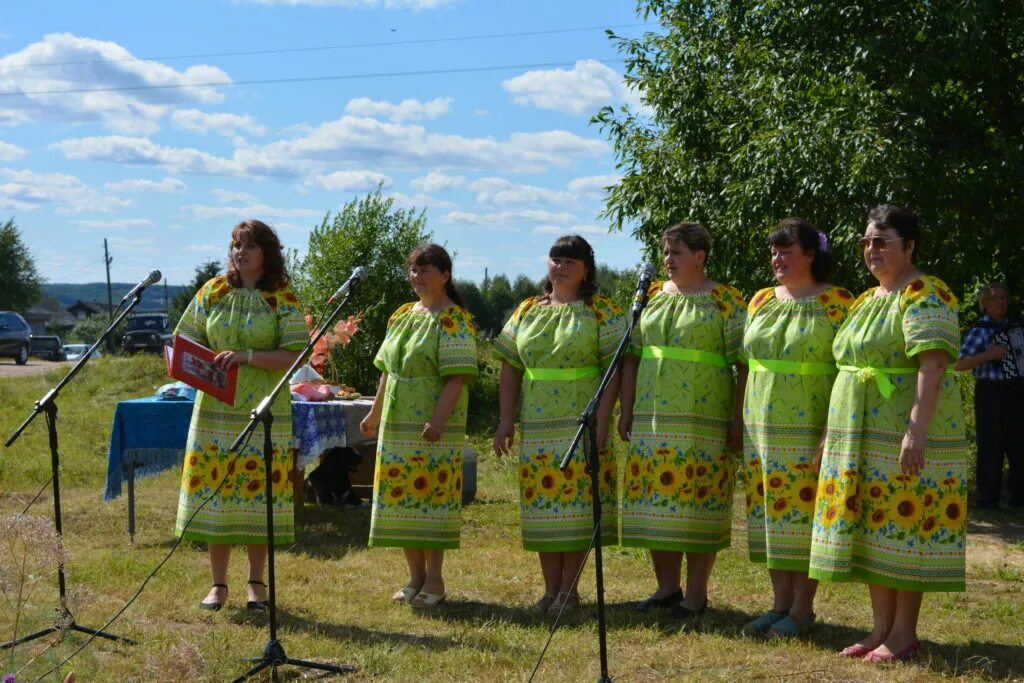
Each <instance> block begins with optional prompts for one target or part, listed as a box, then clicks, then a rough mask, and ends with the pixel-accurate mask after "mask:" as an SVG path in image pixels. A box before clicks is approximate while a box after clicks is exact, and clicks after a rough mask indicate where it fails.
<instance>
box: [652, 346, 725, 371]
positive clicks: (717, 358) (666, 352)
mask: <svg viewBox="0 0 1024 683" xmlns="http://www.w3.org/2000/svg"><path fill="white" fill-rule="evenodd" d="M640 357H641V358H670V359H672V360H686V361H690V362H691V363H704V364H706V365H714V366H716V367H719V368H727V367H729V361H728V359H727V358H726V357H725V356H723V355H722V354H720V353H710V352H709V351H699V350H697V349H681V348H679V347H676V346H645V347H643V349H641V351H640Z"/></svg>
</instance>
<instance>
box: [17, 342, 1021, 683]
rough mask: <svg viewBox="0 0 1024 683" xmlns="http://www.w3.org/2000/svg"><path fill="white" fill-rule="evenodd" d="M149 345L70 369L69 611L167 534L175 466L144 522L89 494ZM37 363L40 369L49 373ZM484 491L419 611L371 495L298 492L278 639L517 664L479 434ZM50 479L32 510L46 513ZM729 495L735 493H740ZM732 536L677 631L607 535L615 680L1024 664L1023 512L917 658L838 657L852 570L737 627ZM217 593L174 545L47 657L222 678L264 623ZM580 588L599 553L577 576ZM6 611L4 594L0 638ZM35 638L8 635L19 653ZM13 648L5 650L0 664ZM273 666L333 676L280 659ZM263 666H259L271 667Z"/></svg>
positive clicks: (504, 558) (36, 611) (34, 608)
mask: <svg viewBox="0 0 1024 683" xmlns="http://www.w3.org/2000/svg"><path fill="white" fill-rule="evenodd" d="M159 375H160V371H159V365H158V364H157V362H156V361H155V360H153V359H130V360H122V359H104V360H103V362H101V363H96V364H95V367H93V366H90V367H89V368H88V369H87V372H86V373H85V375H84V376H83V377H81V378H79V380H77V381H76V383H77V384H78V386H74V387H73V388H71V389H69V390H68V391H67V392H66V394H65V395H63V396H62V397H61V437H62V451H63V459H64V465H65V470H64V484H65V486H64V509H65V514H64V521H65V531H66V546H67V549H68V552H69V553H70V561H69V565H68V577H69V582H70V586H71V587H72V588H73V589H75V590H76V591H78V592H79V593H82V594H84V593H85V592H86V591H84V590H83V589H87V597H88V599H87V600H82V601H80V604H81V606H80V607H78V608H77V613H76V616H77V617H78V621H79V622H80V623H82V624H85V625H88V626H98V625H100V624H101V623H103V622H104V621H106V619H107V618H108V617H109V615H111V614H113V613H114V612H115V611H116V610H117V609H118V608H120V607H121V605H123V604H124V602H125V601H126V600H127V599H128V598H129V597H130V596H131V595H132V594H133V593H134V591H135V590H136V588H137V587H138V585H139V584H140V583H141V581H142V580H143V579H144V578H145V577H146V575H147V574H148V573H149V572H150V570H151V569H152V567H154V566H155V565H156V563H157V562H158V561H159V560H160V559H161V558H162V557H163V556H164V555H165V554H166V552H167V550H168V549H169V547H170V544H171V542H172V533H171V530H172V526H173V520H174V511H175V505H176V500H177V479H178V477H177V473H175V472H167V473H164V474H163V475H161V476H159V477H156V478H152V479H146V480H143V481H142V482H141V483H140V484H139V485H138V491H137V496H138V506H137V512H138V531H137V535H136V542H135V545H134V546H131V545H129V543H128V535H127V531H126V528H125V520H126V504H125V501H124V499H120V500H118V501H115V502H112V503H104V502H103V501H102V488H103V483H102V482H103V477H104V473H105V469H106V457H105V453H106V442H107V439H108V438H109V428H110V427H109V425H110V420H111V416H112V414H113V407H114V402H115V401H116V400H118V399H119V398H127V397H131V396H139V395H143V394H146V393H150V391H151V387H152V386H155V385H158V384H160V383H162V378H161V377H160V376H159ZM49 379H52V377H51V378H49ZM46 386H47V381H46V380H44V379H43V378H24V379H11V380H5V381H4V382H3V383H0V432H3V434H2V436H4V437H5V436H6V434H8V433H10V431H12V430H13V429H14V428H15V427H16V426H17V424H20V418H21V417H22V416H23V415H24V414H25V413H26V412H27V410H28V409H29V407H30V405H31V403H32V401H33V400H35V399H36V398H38V397H39V396H40V395H41V394H42V393H43V391H44V390H45V388H46ZM474 443H475V444H476V446H477V450H478V451H479V452H480V453H481V454H482V455H483V457H482V459H481V463H480V482H479V490H480V494H479V498H478V501H477V502H475V503H474V504H472V505H470V506H468V507H467V508H466V509H465V510H464V515H463V520H464V523H463V535H462V549H461V550H459V551H457V552H453V553H450V554H449V556H448V559H447V561H446V563H447V566H446V577H447V580H448V587H449V596H450V598H449V599H450V602H449V604H448V605H447V606H445V607H443V608H442V609H440V610H438V611H437V612H436V613H432V614H427V615H425V614H416V613H413V612H410V611H409V610H408V609H406V608H403V607H398V606H394V605H392V604H391V603H390V601H389V596H390V595H391V593H392V592H393V591H394V590H395V589H397V588H398V587H399V586H401V585H402V584H403V582H404V578H405V576H404V563H403V562H402V559H401V553H400V552H399V551H392V550H369V549H368V548H367V547H366V535H367V528H368V522H369V511H368V510H366V509H327V508H312V507H307V508H306V511H305V512H306V515H305V519H304V521H303V523H302V524H301V525H300V526H299V528H298V540H297V542H296V543H295V544H294V545H292V546H290V547H287V548H283V549H282V550H281V552H280V553H279V554H278V563H277V567H278V603H279V605H278V606H279V619H280V631H279V635H280V638H281V641H282V643H283V644H284V646H285V648H286V650H287V651H288V654H289V655H291V656H294V657H299V658H303V659H312V660H318V661H325V662H335V663H352V664H355V665H357V666H358V667H359V669H360V670H359V672H358V673H356V674H354V675H352V676H350V677H349V678H350V679H351V680H386V681H407V680H424V681H478V680H488V681H493V682H497V681H525V680H527V678H528V677H529V674H530V671H531V669H532V668H533V664H534V661H535V660H536V657H537V654H538V653H539V652H540V650H541V648H542V647H543V644H544V641H545V639H546V638H547V622H546V621H545V620H543V619H540V618H535V617H533V616H531V615H530V614H528V613H527V612H526V610H525V606H526V605H527V604H529V603H530V602H531V601H532V600H533V599H534V598H535V597H536V596H537V593H538V592H539V590H540V577H539V567H538V565H537V561H536V557H535V556H534V555H533V554H531V553H526V552H524V551H523V550H522V549H521V547H520V543H519V527H518V513H517V509H516V502H515V501H516V498H515V495H516V494H515V488H514V479H513V478H512V473H511V472H510V471H508V468H507V467H505V466H504V465H503V464H501V463H497V462H495V460H494V458H493V457H491V456H490V454H489V452H487V451H486V450H485V445H486V438H481V439H475V440H474ZM48 464H49V457H48V453H47V450H46V438H45V427H44V425H43V424H42V422H41V421H40V422H39V424H37V425H33V426H32V427H31V429H30V430H29V432H28V433H27V434H26V436H25V437H24V438H23V439H22V441H21V442H19V443H18V444H17V445H16V446H15V447H13V448H11V449H8V450H6V451H3V452H2V455H0V489H2V492H0V514H10V513H12V512H17V511H19V510H20V509H21V507H22V506H23V505H24V504H25V503H27V501H28V499H30V498H31V496H32V495H33V494H34V493H35V491H36V490H37V489H38V488H39V486H40V485H41V484H42V482H43V481H45V479H46V477H47V476H48ZM50 504H51V501H50V498H49V496H48V495H44V496H43V498H42V499H41V500H40V502H39V503H37V505H36V507H35V509H34V512H33V514H38V515H49V514H50V510H51V508H50ZM741 507H742V504H740V505H738V506H737V509H738V510H739V509H741ZM736 522H737V523H736V525H735V533H734V537H733V546H732V548H730V549H729V550H727V551H725V552H723V553H721V555H720V557H719V563H718V565H717V566H716V568H715V571H714V574H713V576H712V585H711V609H710V611H709V613H708V615H707V617H706V618H705V619H704V621H703V623H702V625H701V626H700V628H698V629H695V630H685V631H684V630H681V629H680V627H679V626H678V625H677V624H674V623H672V622H670V621H669V620H667V619H664V618H663V619H662V620H660V621H659V619H658V618H657V617H656V616H641V615H637V614H636V613H635V612H633V611H632V604H633V603H634V602H635V601H636V600H638V599H640V598H642V597H644V596H645V595H646V594H647V593H649V592H650V590H651V588H652V583H653V579H652V576H651V572H650V569H649V567H648V561H647V559H646V557H645V556H644V555H643V554H642V553H640V552H637V551H634V550H629V549H623V548H611V549H607V550H606V553H605V557H606V563H605V567H606V588H607V599H608V603H609V612H608V615H609V633H608V642H609V648H610V649H609V658H610V669H611V673H612V675H613V676H614V678H615V680H616V681H620V682H624V681H645V682H646V681H677V680H702V681H703V680H730V681H732V680H780V679H790V680H829V681H833V680H835V681H838V680H843V681H846V680H858V681H860V680H867V681H882V680H897V681H932V680H942V679H948V678H958V679H964V680H1012V679H1021V678H1022V677H1024V520H1022V519H1021V518H1020V517H1019V516H1018V518H1017V519H1016V522H1015V523H1007V522H1005V521H1000V520H999V519H998V518H996V517H994V516H988V517H982V518H980V519H977V520H975V521H973V522H972V525H971V551H970V553H969V566H970V568H969V587H968V592H967V593H966V594H937V595H932V596H928V597H927V598H926V600H925V606H924V611H923V614H922V618H921V635H922V637H923V638H924V639H925V641H926V642H925V651H926V657H925V658H924V659H923V660H922V661H920V662H918V663H915V664H911V665H907V666H900V667H895V668H887V669H876V668H872V667H869V666H868V665H865V664H862V663H860V662H856V661H845V660H843V659H841V658H839V657H837V656H836V654H835V652H836V650H837V649H839V648H840V647H842V646H844V645H846V644H848V643H850V642H852V641H853V640H855V639H856V638H858V637H859V636H860V635H861V634H862V633H863V630H864V629H865V628H867V627H868V625H869V624H870V608H869V606H868V601H867V593H866V590H865V589H864V587H863V586H858V585H824V586H823V587H822V589H821V591H820V593H819V600H818V603H817V612H818V615H819V618H820V619H821V624H820V626H818V627H817V628H816V629H815V631H814V632H813V633H812V635H811V637H810V639H809V640H808V641H806V642H796V643H785V644H776V643H767V642H764V641H760V640H754V639H749V638H745V637H743V636H741V635H739V630H740V627H741V626H742V624H743V623H744V622H745V621H746V620H747V619H748V618H750V616H751V615H753V614H755V613H758V612H759V611H760V610H763V609H765V608H766V607H768V606H769V600H770V599H769V597H768V595H769V592H770V587H769V582H768V577H767V572H765V571H764V570H763V569H762V568H761V567H758V566H755V565H753V564H751V563H750V562H748V561H747V559H746V554H745V543H746V539H745V538H744V535H743V530H742V527H741V525H740V524H739V522H740V520H739V518H737V520H736ZM230 576H231V593H230V597H229V603H228V606H227V607H226V608H225V609H224V610H222V611H221V612H219V613H216V614H209V613H205V612H201V611H199V610H197V609H196V607H195V605H196V603H197V602H198V601H199V600H201V599H202V597H203V596H204V595H205V593H206V589H207V586H208V582H209V574H208V570H207V564H206V560H205V553H204V552H203V551H202V550H201V549H200V548H197V547H194V546H187V545H186V546H182V548H181V549H179V551H178V552H177V553H175V555H174V556H173V557H172V559H171V560H170V561H169V562H168V563H167V564H166V565H165V566H164V568H163V570H162V571H161V572H160V573H159V574H157V576H156V577H155V578H154V579H153V580H152V581H151V582H150V584H149V586H148V587H147V588H146V590H145V591H144V592H143V594H142V596H141V597H140V598H139V599H138V601H137V602H136V603H135V604H133V605H132V606H131V607H130V608H129V609H128V611H127V612H126V613H125V615H124V616H123V617H122V618H121V619H120V620H119V621H118V622H116V623H115V624H114V626H112V627H111V630H112V631H114V632H116V633H120V634H124V635H127V636H129V637H132V638H134V639H136V640H138V641H139V645H137V646H123V645H117V644H113V643H108V642H99V641H94V642H93V643H92V644H91V645H90V646H89V647H88V648H87V649H86V650H85V651H84V652H83V653H82V654H80V655H79V656H78V657H76V658H75V659H74V661H73V663H72V664H71V665H70V666H68V667H65V668H64V669H63V670H62V674H61V675H59V676H58V675H56V674H55V675H51V676H50V677H49V678H48V679H47V680H50V681H60V680H63V675H64V674H66V673H67V672H68V671H69V670H71V669H74V670H75V672H76V673H77V676H78V680H79V681H127V680H131V681H180V680H204V681H205V680H216V681H222V680H227V679H231V678H232V677H234V676H236V675H239V674H241V673H242V672H243V671H245V669H246V667H247V666H248V665H247V663H245V662H243V661H242V659H243V658H245V657H253V656H257V655H258V654H259V653H260V652H262V649H263V646H264V645H265V644H266V641H267V637H268V636H267V629H266V625H267V619H266V617H264V616H251V615H250V614H248V613H247V612H246V611H245V609H244V602H243V600H244V580H245V567H244V557H243V554H242V553H236V556H235V557H233V558H232V567H231V575H230ZM583 594H584V598H585V599H588V601H589V602H591V603H592V601H593V594H594V591H593V572H592V570H591V571H588V572H587V574H586V575H585V577H584V584H583ZM55 595H56V581H55V577H54V576H50V577H47V580H46V581H44V582H43V584H42V585H41V586H40V587H39V588H38V589H37V590H36V591H35V593H34V594H33V596H32V604H31V605H30V606H29V608H28V610H27V611H26V613H25V615H24V617H25V620H26V621H27V625H25V628H28V629H36V628H42V627H45V626H47V625H49V624H50V623H52V608H53V607H54V603H55ZM11 616H12V615H10V614H2V613H0V637H4V638H6V637H7V636H8V635H9V632H10V631H9V624H10V623H11V621H13V620H12V619H11ZM595 623H596V622H595V619H594V611H593V609H592V608H590V609H587V610H585V611H584V613H583V614H581V615H579V616H576V617H573V618H572V619H570V620H569V621H568V622H567V623H566V625H565V627H564V628H561V629H560V630H559V631H558V632H557V633H556V634H555V637H554V640H553V642H552V644H551V647H550V649H549V651H548V654H547V657H546V658H545V660H544V663H543V664H542V666H541V669H540V671H539V673H538V676H537V679H536V680H538V681H578V680H595V679H596V678H597V675H598V654H597V652H598V651H597V629H596V625H595ZM47 642H48V641H47V640H46V639H43V640H40V641H36V642H35V643H33V644H31V645H25V646H22V647H20V648H17V649H16V650H15V651H14V662H16V663H20V664H24V663H25V662H27V661H28V660H30V659H31V658H32V657H33V656H35V655H36V654H37V653H38V652H40V651H41V650H42V649H43V648H44V647H45V646H46V644H47ZM82 642H83V639H82V637H81V636H79V635H78V634H73V635H69V636H68V637H67V638H66V639H65V640H64V641H62V642H59V643H57V644H56V645H55V646H54V647H52V648H50V649H49V650H47V651H45V652H43V653H42V654H41V655H40V656H39V657H38V659H36V661H34V662H33V663H32V664H31V665H29V666H28V667H27V668H26V669H25V671H24V672H23V673H22V675H21V676H19V678H18V681H19V683H20V682H21V681H23V680H33V679H35V678H37V677H38V676H39V675H41V674H42V673H43V672H44V671H46V670H47V669H48V668H50V667H51V666H53V665H54V664H56V663H57V662H58V661H59V660H60V659H62V658H63V657H66V656H67V655H68V654H70V653H71V652H72V651H73V650H74V649H75V648H76V647H77V646H78V645H79V644H81V643H82ZM12 665H14V663H11V662H9V661H8V659H7V653H2V652H0V673H6V672H7V671H9V670H11V669H10V667H11V666H12ZM281 674H282V678H283V679H284V680H307V679H317V680H332V679H331V678H330V677H323V678H320V677H319V676H318V674H313V673H310V672H307V671H305V670H300V669H295V668H291V667H286V668H284V669H282V670H281ZM257 680H269V676H267V675H265V676H263V677H262V678H260V679H257Z"/></svg>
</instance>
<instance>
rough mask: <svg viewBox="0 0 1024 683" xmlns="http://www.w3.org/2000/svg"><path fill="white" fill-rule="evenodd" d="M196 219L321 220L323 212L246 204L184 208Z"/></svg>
mask: <svg viewBox="0 0 1024 683" xmlns="http://www.w3.org/2000/svg"><path fill="white" fill-rule="evenodd" d="M184 210H185V211H188V212H190V213H191V214H192V215H194V216H195V217H196V218H227V219H229V220H232V221H235V222H236V223H237V222H238V221H242V220H246V219H248V218H259V219H260V220H266V219H267V218H271V217H273V218H318V219H319V218H323V215H324V212H323V211H318V210H316V209H282V208H277V207H273V206H268V205H267V204H248V205H244V206H243V205H237V206H207V205H204V204H189V205H187V206H185V207H184Z"/></svg>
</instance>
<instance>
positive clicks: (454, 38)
mask: <svg viewBox="0 0 1024 683" xmlns="http://www.w3.org/2000/svg"><path fill="white" fill-rule="evenodd" d="M641 26H648V27H650V26H657V24H614V25H612V26H584V27H579V28H555V29H548V30H543V31H522V32H519V33H481V34H477V35H470V36H452V37H448V38H417V39H411V40H388V41H379V42H373V43H342V44H340V45H318V46H313V47H282V48H271V49H265V50H243V51H235V52H200V53H196V54H190V55H167V56H163V57H124V58H121V59H84V60H79V61H68V62H40V63H38V64H4V65H0V69H35V68H44V67H50V66H74V65H81V64H117V63H123V62H151V61H160V62H169V61H172V60H179V59H205V58H207V57H247V56H253V55H276V54H288V53H299V52H323V51H327V50H349V49H353V48H362V47H393V46H400V45H429V44H433V43H454V42H461V41H469V40H491V39H495V38H523V37H527V36H546V35H557V34H564V33H583V32H586V31H604V30H609V29H622V28H639V27H641Z"/></svg>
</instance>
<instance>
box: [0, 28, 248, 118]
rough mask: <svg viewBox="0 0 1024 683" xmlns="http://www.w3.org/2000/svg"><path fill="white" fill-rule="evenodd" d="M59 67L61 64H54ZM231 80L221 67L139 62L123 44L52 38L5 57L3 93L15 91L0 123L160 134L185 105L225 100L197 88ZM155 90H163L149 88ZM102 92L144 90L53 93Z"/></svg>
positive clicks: (0, 106)
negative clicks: (166, 119) (67, 124)
mask: <svg viewBox="0 0 1024 683" xmlns="http://www.w3.org/2000/svg"><path fill="white" fill-rule="evenodd" d="M55 62H60V63H61V64H60V65H59V66H56V65H52V64H53V63H55ZM43 64H51V66H46V67H45V68H44V67H42V66H41V65H43ZM35 65H40V66H38V67H36V66H35ZM230 80H231V78H230V77H229V76H228V74H227V73H225V72H224V71H222V70H221V69H218V68H216V67H212V66H206V65H196V66H190V67H188V68H187V69H185V70H184V71H178V70H176V69H173V68H171V67H169V66H166V65H164V64H160V63H159V62H154V61H147V60H140V59H136V58H135V56H134V55H132V53H131V52H129V51H128V50H126V49H125V48H123V47H121V46H120V45H118V44H117V43H112V42H109V41H102V40H95V39H92V38H82V37H79V36H76V35H73V34H70V33H51V34H49V35H47V36H44V37H43V39H42V40H41V41H38V42H35V43H32V44H31V45H29V46H28V47H26V48H24V49H22V50H20V51H18V52H14V53H12V54H9V55H7V56H5V57H3V58H0V92H4V93H14V94H8V95H5V96H4V97H3V98H0V123H6V124H20V123H28V122H31V121H38V120H49V121H62V122H71V123H100V124H102V125H103V126H105V127H107V128H108V129H111V130H115V131H117V132H121V133H136V134H138V133H143V134H144V133H154V132H156V131H157V130H159V125H158V123H157V122H158V121H159V119H160V118H162V117H163V116H166V115H167V113H168V112H169V111H170V110H171V109H172V108H173V107H174V106H176V105H178V104H181V103H185V102H220V101H222V100H223V99H224V96H223V95H222V94H221V93H220V92H219V91H218V90H217V89H215V88H209V87H201V86H199V85H196V84H199V83H206V82H211V81H215V82H230ZM150 86H157V87H156V88H154V89H149V90H146V89H144V88H147V87H150ZM166 86H171V87H166ZM178 86H181V87H178ZM97 88H139V89H137V90H135V89H133V90H120V91H106V92H54V93H52V94H46V92H47V91H59V90H91V89H97ZM18 93H25V94H18ZM32 93H34V94H32Z"/></svg>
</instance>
